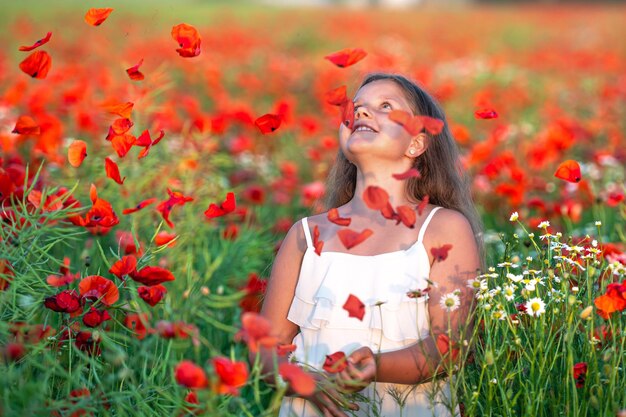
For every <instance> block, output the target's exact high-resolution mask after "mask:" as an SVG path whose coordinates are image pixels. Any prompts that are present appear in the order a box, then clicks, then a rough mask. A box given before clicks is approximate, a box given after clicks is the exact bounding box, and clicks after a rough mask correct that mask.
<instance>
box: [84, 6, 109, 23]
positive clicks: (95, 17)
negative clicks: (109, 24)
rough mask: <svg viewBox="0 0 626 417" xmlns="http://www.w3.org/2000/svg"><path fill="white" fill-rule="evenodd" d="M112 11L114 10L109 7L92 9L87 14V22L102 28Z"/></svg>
mask: <svg viewBox="0 0 626 417" xmlns="http://www.w3.org/2000/svg"><path fill="white" fill-rule="evenodd" d="M112 11H113V9H111V8H108V7H107V8H103V9H96V8H91V9H89V10H88V11H87V13H86V14H85V22H86V23H87V24H89V25H91V26H100V25H101V24H102V23H103V22H104V21H105V20H107V17H109V15H110V14H111V12H112Z"/></svg>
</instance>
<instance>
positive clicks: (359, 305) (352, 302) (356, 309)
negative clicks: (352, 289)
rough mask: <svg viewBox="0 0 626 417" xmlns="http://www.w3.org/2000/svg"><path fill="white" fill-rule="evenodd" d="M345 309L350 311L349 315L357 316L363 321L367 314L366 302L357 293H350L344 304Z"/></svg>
mask: <svg viewBox="0 0 626 417" xmlns="http://www.w3.org/2000/svg"><path fill="white" fill-rule="evenodd" d="M343 309H344V310H346V311H347V312H348V316H349V317H355V318H357V319H359V320H361V321H363V317H364V316H365V304H363V302H361V300H359V298H358V297H356V296H355V295H352V294H350V295H349V296H348V299H347V300H346V302H345V303H344V305H343Z"/></svg>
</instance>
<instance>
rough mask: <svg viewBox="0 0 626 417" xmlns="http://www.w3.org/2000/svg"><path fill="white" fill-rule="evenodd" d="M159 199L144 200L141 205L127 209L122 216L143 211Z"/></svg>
mask: <svg viewBox="0 0 626 417" xmlns="http://www.w3.org/2000/svg"><path fill="white" fill-rule="evenodd" d="M156 201H157V199H156V198H149V199H147V200H143V201H142V202H140V203H139V204H137V205H136V206H135V207H133V208H127V209H124V210H122V214H131V213H134V212H136V211H139V210H141V209H142V208H144V207H146V206H149V205H150V204H152V203H154V202H156Z"/></svg>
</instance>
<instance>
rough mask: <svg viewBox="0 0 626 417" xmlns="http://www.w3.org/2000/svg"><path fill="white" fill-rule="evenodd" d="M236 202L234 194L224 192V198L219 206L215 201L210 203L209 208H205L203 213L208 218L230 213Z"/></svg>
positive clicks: (233, 209)
mask: <svg viewBox="0 0 626 417" xmlns="http://www.w3.org/2000/svg"><path fill="white" fill-rule="evenodd" d="M235 208H236V202H235V194H234V193H232V192H229V193H227V194H226V200H224V202H223V203H221V204H220V205H219V206H218V205H217V204H215V203H211V204H210V205H209V208H208V209H206V210H205V212H204V215H205V216H207V217H208V218H209V219H212V218H215V217H220V216H224V215H225V214H228V213H231V212H233V211H235Z"/></svg>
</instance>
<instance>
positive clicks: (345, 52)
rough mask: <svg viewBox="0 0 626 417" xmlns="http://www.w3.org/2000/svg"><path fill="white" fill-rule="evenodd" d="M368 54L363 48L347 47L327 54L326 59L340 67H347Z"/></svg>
mask: <svg viewBox="0 0 626 417" xmlns="http://www.w3.org/2000/svg"><path fill="white" fill-rule="evenodd" d="M366 56H367V52H365V51H364V50H363V49H361V48H346V49H342V50H341V51H337V52H335V53H332V54H330V55H326V56H325V57H324V59H327V60H329V61H330V62H332V63H333V64H335V65H337V66H338V67H340V68H345V67H349V66H350V65H354V64H356V63H357V62H359V61H360V60H362V59H363V58H365V57H366Z"/></svg>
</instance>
